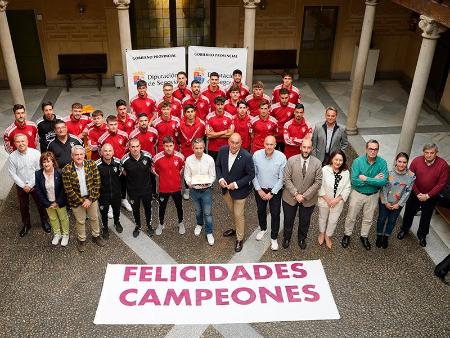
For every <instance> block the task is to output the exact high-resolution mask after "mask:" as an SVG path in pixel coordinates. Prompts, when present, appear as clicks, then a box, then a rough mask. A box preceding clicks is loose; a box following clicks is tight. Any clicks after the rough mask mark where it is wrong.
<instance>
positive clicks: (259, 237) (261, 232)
mask: <svg viewBox="0 0 450 338" xmlns="http://www.w3.org/2000/svg"><path fill="white" fill-rule="evenodd" d="M266 232H267V230H260V231H259V232H258V233H257V234H256V240H257V241H260V240H262V239H263V237H264V235H265V234H266Z"/></svg>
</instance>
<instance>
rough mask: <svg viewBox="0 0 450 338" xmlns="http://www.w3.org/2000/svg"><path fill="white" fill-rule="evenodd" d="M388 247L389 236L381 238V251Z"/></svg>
mask: <svg viewBox="0 0 450 338" xmlns="http://www.w3.org/2000/svg"><path fill="white" fill-rule="evenodd" d="M388 245H389V236H383V242H382V246H383V249H387V247H388Z"/></svg>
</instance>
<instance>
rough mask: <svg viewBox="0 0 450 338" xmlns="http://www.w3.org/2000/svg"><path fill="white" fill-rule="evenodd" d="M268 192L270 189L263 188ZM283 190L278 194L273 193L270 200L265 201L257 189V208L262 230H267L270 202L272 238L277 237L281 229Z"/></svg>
mask: <svg viewBox="0 0 450 338" xmlns="http://www.w3.org/2000/svg"><path fill="white" fill-rule="evenodd" d="M263 191H264V192H265V193H267V192H268V191H269V190H268V189H263ZM282 192H283V190H280V191H279V192H278V194H275V195H273V197H272V199H270V201H265V200H263V199H262V198H261V196H259V194H258V192H257V191H256V190H255V200H256V208H257V210H258V222H259V227H260V228H261V230H267V203H269V209H270V219H271V221H270V227H271V230H270V238H272V239H277V237H278V232H279V231H280V211H281V194H282Z"/></svg>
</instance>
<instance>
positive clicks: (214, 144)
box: [206, 112, 233, 151]
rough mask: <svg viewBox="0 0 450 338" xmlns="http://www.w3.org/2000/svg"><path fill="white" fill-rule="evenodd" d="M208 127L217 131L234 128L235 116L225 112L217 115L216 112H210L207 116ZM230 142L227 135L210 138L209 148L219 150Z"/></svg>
mask: <svg viewBox="0 0 450 338" xmlns="http://www.w3.org/2000/svg"><path fill="white" fill-rule="evenodd" d="M206 128H207V129H212V130H213V131H215V132H219V131H224V130H227V129H230V128H231V129H233V116H231V115H230V114H228V113H227V112H224V113H223V114H222V115H217V114H216V112H212V113H209V114H208V116H207V117H206ZM227 143H228V138H227V137H218V138H210V139H209V140H208V150H212V151H219V148H220V147H222V146H224V145H226V144H227Z"/></svg>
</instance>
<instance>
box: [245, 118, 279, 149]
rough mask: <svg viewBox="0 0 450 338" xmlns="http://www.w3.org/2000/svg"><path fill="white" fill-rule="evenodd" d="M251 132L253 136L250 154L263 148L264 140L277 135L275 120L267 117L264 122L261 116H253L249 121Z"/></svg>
mask: <svg viewBox="0 0 450 338" xmlns="http://www.w3.org/2000/svg"><path fill="white" fill-rule="evenodd" d="M250 125H251V132H252V134H253V142H252V153H254V152H255V151H257V150H259V149H263V148H264V139H265V138H266V137H267V136H269V135H273V136H275V135H276V134H277V126H278V123H277V120H276V118H274V117H272V116H270V115H269V116H267V117H266V119H265V120H263V119H262V117H261V116H259V115H258V116H255V117H253V118H252V119H251V120H250Z"/></svg>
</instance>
